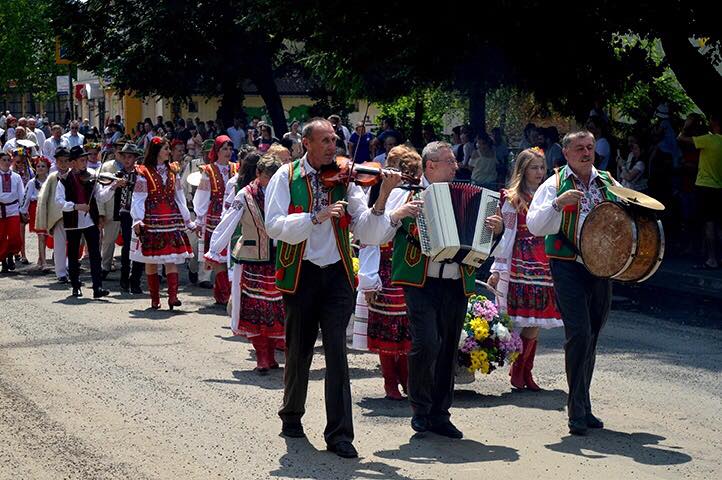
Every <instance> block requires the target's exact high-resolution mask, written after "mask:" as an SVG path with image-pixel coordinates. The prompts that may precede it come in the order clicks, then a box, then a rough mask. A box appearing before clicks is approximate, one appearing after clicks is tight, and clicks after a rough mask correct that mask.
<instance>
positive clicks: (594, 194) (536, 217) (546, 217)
mask: <svg viewBox="0 0 722 480" xmlns="http://www.w3.org/2000/svg"><path fill="white" fill-rule="evenodd" d="M564 171H565V178H569V176H573V177H574V184H575V187H574V188H575V189H576V190H579V191H581V192H582V193H584V196H583V197H582V199H581V200H580V201H579V211H578V215H579V221H578V222H577V231H576V234H575V235H576V239H575V240H576V244H577V245H578V244H579V233H580V232H581V230H582V225H584V220H586V218H587V215H589V212H591V211H592V208H594V207H595V206H596V205H598V204H600V203H602V202H603V201H604V200H605V199H606V195H605V194H604V192H603V188H601V187H600V186H599V184H598V182H596V181H595V180H596V178H597V177H598V176H599V173H598V172H597V169H596V168H595V167H592V176H591V178H590V180H589V185H588V186H587V185H584V182H582V181H581V180H580V179H579V177H578V176H577V174H576V173H574V172H573V171H572V169H571V168H569V167H566V168H565V169H564ZM614 184H615V185H619V184H618V183H617V182H616V181H614ZM556 198H557V178H556V175H552V176H551V177H549V178H547V179H546V181H545V182H544V183H542V184H541V187H539V188H538V189H537V191H536V193H535V194H534V198H533V199H532V201H531V205H530V206H529V211H528V212H527V214H526V225H527V228H529V231H530V232H531V233H532V234H533V235H536V236H538V237H543V236H546V235H554V234H556V233H559V229H560V227H561V224H562V212H561V211H559V212H557V211H556V210H555V209H554V207H553V206H552V202H553V201H554V200H555V199H556ZM576 260H577V261H581V259H580V258H578V256H577V258H576Z"/></svg>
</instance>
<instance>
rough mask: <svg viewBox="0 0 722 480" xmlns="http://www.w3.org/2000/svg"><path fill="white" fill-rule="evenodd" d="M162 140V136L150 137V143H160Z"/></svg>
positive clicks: (163, 140)
mask: <svg viewBox="0 0 722 480" xmlns="http://www.w3.org/2000/svg"><path fill="white" fill-rule="evenodd" d="M163 142H165V139H164V138H163V137H153V138H151V139H150V143H152V144H153V145H160V144H161V143H163Z"/></svg>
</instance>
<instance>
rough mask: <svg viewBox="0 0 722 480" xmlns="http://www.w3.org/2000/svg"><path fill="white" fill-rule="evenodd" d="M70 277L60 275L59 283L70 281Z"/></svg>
mask: <svg viewBox="0 0 722 480" xmlns="http://www.w3.org/2000/svg"><path fill="white" fill-rule="evenodd" d="M68 281H69V280H68V277H60V278H58V283H68Z"/></svg>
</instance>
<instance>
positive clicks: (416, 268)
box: [391, 197, 476, 296]
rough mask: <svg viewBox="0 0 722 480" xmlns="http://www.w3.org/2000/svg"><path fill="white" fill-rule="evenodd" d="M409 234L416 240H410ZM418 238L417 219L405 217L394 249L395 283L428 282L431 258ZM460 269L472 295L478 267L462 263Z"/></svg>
mask: <svg viewBox="0 0 722 480" xmlns="http://www.w3.org/2000/svg"><path fill="white" fill-rule="evenodd" d="M409 199H410V197H409ZM408 236H411V237H413V238H414V239H416V241H409V238H408ZM418 240H419V227H418V226H417V225H416V219H415V218H404V219H403V220H402V221H401V227H399V229H398V230H396V236H395V237H394V251H393V254H392V257H391V283H392V284H393V285H397V286H404V285H406V286H411V287H423V286H424V284H425V283H426V275H427V270H428V268H429V260H430V259H429V257H428V256H426V255H424V254H422V253H421V247H420V246H419V241H418ZM459 269H460V271H461V278H462V279H463V280H464V293H465V294H466V296H471V295H473V294H474V293H475V291H476V268H475V267H473V266H471V265H460V266H459Z"/></svg>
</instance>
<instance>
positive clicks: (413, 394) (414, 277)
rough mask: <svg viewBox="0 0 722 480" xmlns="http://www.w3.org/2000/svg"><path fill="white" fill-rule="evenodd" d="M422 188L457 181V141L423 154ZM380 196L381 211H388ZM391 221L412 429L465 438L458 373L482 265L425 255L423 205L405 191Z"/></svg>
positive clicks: (395, 195)
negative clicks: (407, 333)
mask: <svg viewBox="0 0 722 480" xmlns="http://www.w3.org/2000/svg"><path fill="white" fill-rule="evenodd" d="M421 164H422V169H423V172H424V174H423V176H422V177H421V187H423V188H426V187H428V186H429V185H430V184H432V183H436V182H451V181H453V180H454V176H455V175H456V171H457V169H458V168H459V167H458V162H457V161H456V158H455V157H454V152H453V150H452V148H451V145H449V144H448V143H445V142H431V143H429V144H427V145H426V147H424V150H423V152H422V155H421ZM385 203H386V202H385V199H383V198H380V199H379V201H377V202H376V204H375V207H374V208H375V209H383V208H384V206H385ZM388 205H389V207H388V209H389V211H390V213H389V214H388V215H387V219H388V220H389V224H388V228H387V232H386V235H385V238H384V241H385V242H388V241H391V240H392V239H393V241H394V246H393V252H394V253H393V257H392V260H391V283H392V285H395V286H400V287H403V289H404V298H405V299H406V312H407V315H408V317H409V328H410V330H411V350H410V352H409V355H408V358H409V379H408V395H409V401H410V402H411V408H412V409H413V412H414V415H413V417H412V418H411V428H413V429H414V430H415V431H416V432H420V433H421V432H426V431H431V432H434V433H436V434H438V435H443V436H445V437H449V438H457V439H458V438H462V437H463V434H462V432H461V431H460V430H459V429H458V428H456V427H455V426H454V424H453V423H451V420H450V418H451V414H450V413H449V408H451V404H452V401H453V393H454V374H455V371H456V358H457V352H458V344H459V336H460V335H461V328H462V327H463V324H464V319H465V316H466V308H467V296H469V295H472V294H473V293H474V291H475V282H476V268H474V267H471V266H468V265H460V264H458V263H454V262H450V263H439V262H434V261H432V260H431V259H430V258H429V257H428V256H426V255H424V254H422V253H421V246H420V242H419V232H418V226H417V223H416V217H417V216H418V215H419V214H420V212H421V208H422V203H421V201H420V200H416V199H415V197H414V196H413V195H412V194H410V193H409V192H407V191H404V190H403V189H400V188H398V189H396V190H394V191H393V192H392V193H391V195H390V197H389V199H388ZM486 225H487V226H488V227H489V228H491V229H492V230H493V231H494V233H495V234H500V233H501V232H502V230H503V226H502V220H501V217H500V216H498V215H492V216H491V217H488V218H487V219H486Z"/></svg>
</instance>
